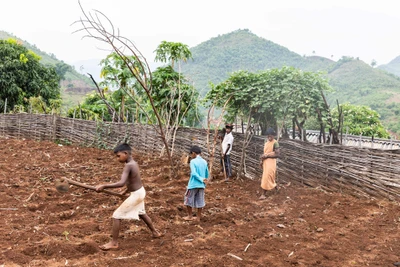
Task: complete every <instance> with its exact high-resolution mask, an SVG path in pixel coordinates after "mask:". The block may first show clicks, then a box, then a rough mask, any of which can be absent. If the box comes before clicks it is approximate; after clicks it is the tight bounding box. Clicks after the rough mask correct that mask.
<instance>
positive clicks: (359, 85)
mask: <svg viewBox="0 0 400 267" xmlns="http://www.w3.org/2000/svg"><path fill="white" fill-rule="evenodd" d="M191 52H192V55H193V61H192V60H189V61H188V62H187V63H183V64H182V68H181V69H182V72H183V73H184V74H185V76H186V77H188V78H189V79H191V80H192V81H193V82H194V84H195V87H196V88H197V89H198V90H199V92H200V94H201V95H203V96H204V95H205V94H206V93H207V91H208V90H209V89H210V87H209V83H210V82H212V83H214V84H217V83H219V82H222V81H224V80H225V79H227V78H228V77H229V75H230V73H232V72H234V71H237V70H248V71H252V72H256V71H260V70H266V69H270V68H281V67H283V66H285V65H286V66H293V67H296V68H300V69H303V70H305V71H313V72H322V73H325V74H324V75H325V76H326V77H327V78H328V79H329V83H330V85H331V86H332V87H333V89H334V90H335V92H334V93H331V94H329V95H328V96H327V98H328V100H329V103H330V104H331V105H336V99H337V100H339V103H345V102H349V103H352V104H358V105H368V106H370V107H371V108H373V109H374V110H376V111H378V113H379V114H380V115H381V119H382V121H383V123H384V124H385V126H386V127H388V128H389V129H390V130H392V131H393V132H397V133H398V134H400V121H399V120H398V119H397V117H398V115H399V113H400V79H399V78H398V77H396V76H395V75H393V74H390V73H388V72H386V71H383V70H381V69H378V68H372V67H371V66H369V65H368V64H366V63H365V62H363V61H361V60H358V59H354V58H352V57H342V58H341V59H340V60H338V61H337V62H336V61H333V60H331V59H328V58H324V57H319V56H308V57H306V56H300V55H299V54H297V53H295V52H292V51H290V50H289V49H287V48H285V47H283V46H280V45H278V44H276V43H273V42H271V41H268V40H266V39H263V38H261V37H258V36H257V35H255V34H253V33H251V32H250V31H249V30H236V31H233V32H231V33H228V34H224V35H219V36H217V37H214V38H211V39H210V40H208V41H205V42H203V43H201V44H199V45H197V46H195V47H193V48H191ZM392 65H394V64H392Z"/></svg>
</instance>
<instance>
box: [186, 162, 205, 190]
mask: <svg viewBox="0 0 400 267" xmlns="http://www.w3.org/2000/svg"><path fill="white" fill-rule="evenodd" d="M204 178H206V179H207V178H208V166H207V161H205V160H204V159H203V158H202V157H200V155H197V157H196V158H194V159H192V160H191V161H190V178H189V183H188V187H187V188H188V189H193V188H205V187H206V185H205V184H204V182H203V179H204Z"/></svg>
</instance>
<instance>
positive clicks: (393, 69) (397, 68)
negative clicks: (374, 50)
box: [378, 56, 400, 77]
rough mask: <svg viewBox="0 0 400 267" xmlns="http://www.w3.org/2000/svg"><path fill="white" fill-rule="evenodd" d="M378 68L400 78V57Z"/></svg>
mask: <svg viewBox="0 0 400 267" xmlns="http://www.w3.org/2000/svg"><path fill="white" fill-rule="evenodd" d="M378 68H380V69H382V70H385V71H387V72H390V73H393V74H394V75H396V76H399V77H400V56H398V57H396V58H395V59H393V60H392V61H390V62H389V63H388V64H385V65H380V66H378Z"/></svg>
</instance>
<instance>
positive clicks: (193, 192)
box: [183, 188, 206, 208]
mask: <svg viewBox="0 0 400 267" xmlns="http://www.w3.org/2000/svg"><path fill="white" fill-rule="evenodd" d="M183 203H184V204H185V205H186V206H190V207H192V208H203V207H204V206H205V205H206V203H205V202H204V188H193V189H188V190H186V193H185V198H184V201H183Z"/></svg>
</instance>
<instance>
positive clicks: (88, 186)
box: [63, 178, 124, 198]
mask: <svg viewBox="0 0 400 267" xmlns="http://www.w3.org/2000/svg"><path fill="white" fill-rule="evenodd" d="M63 179H64V181H67V182H68V183H69V184H72V185H75V186H79V187H83V188H86V189H90V190H94V191H96V187H94V186H91V185H87V184H83V183H79V182H76V181H74V180H70V179H68V178H63ZM100 192H104V193H106V194H109V195H113V196H118V197H120V198H123V197H124V195H122V194H120V193H117V192H114V191H110V190H107V189H104V190H102V191H100Z"/></svg>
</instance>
